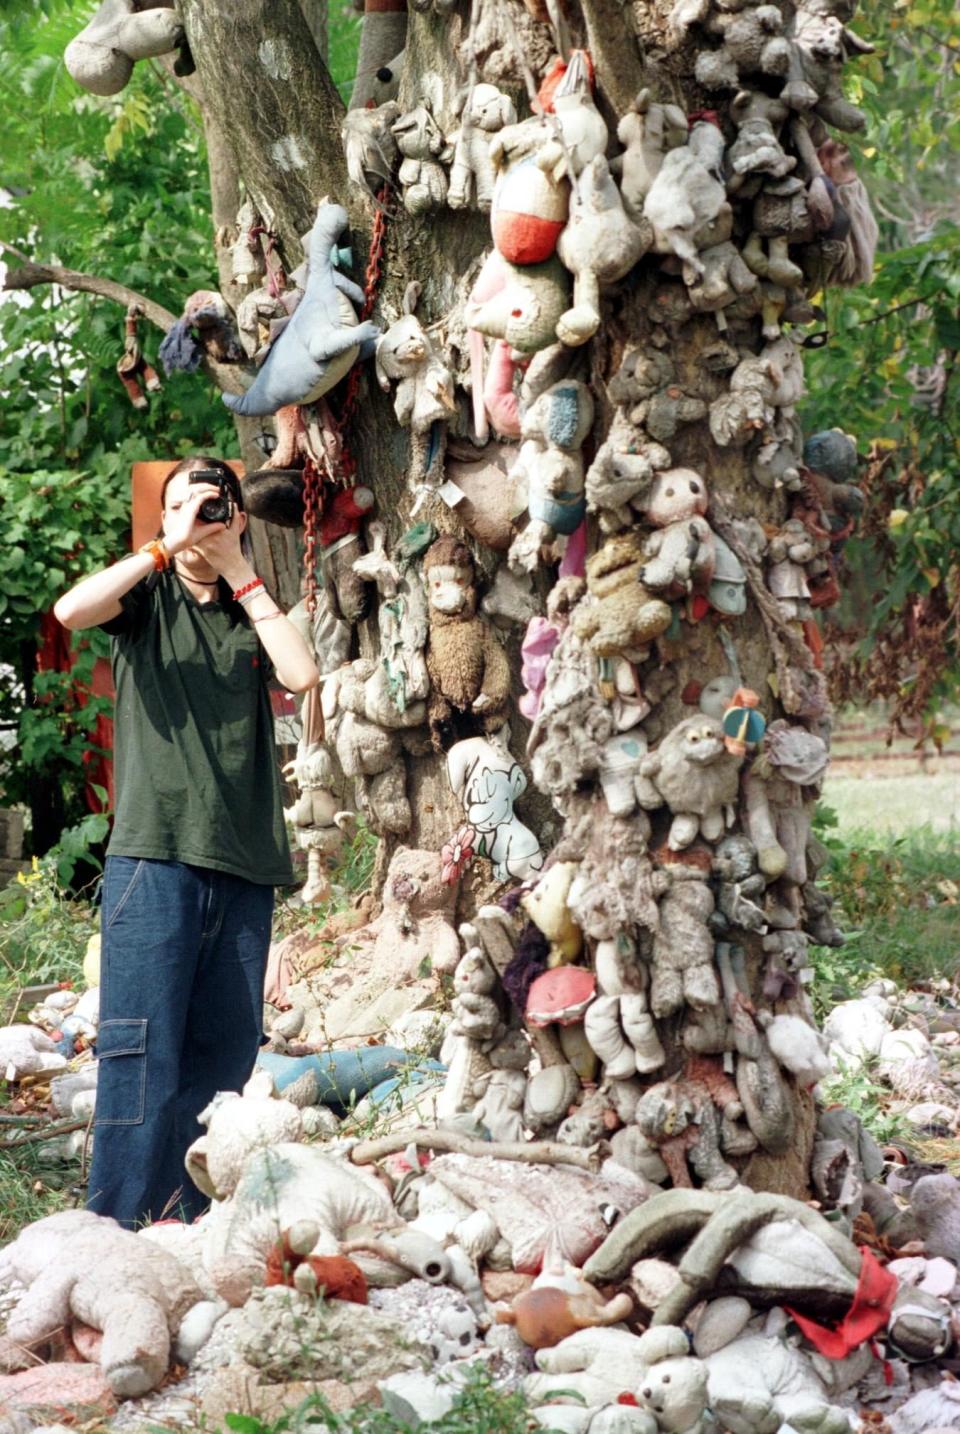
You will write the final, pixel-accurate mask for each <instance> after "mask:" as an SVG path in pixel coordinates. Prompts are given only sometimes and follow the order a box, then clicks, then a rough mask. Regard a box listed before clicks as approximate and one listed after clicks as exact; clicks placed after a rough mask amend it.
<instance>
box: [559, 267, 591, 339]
mask: <svg viewBox="0 0 960 1434" xmlns="http://www.w3.org/2000/svg"><path fill="white" fill-rule="evenodd" d="M599 327H600V285H599V284H598V282H597V276H596V274H595V273H594V272H593V271H592V270H591V269H581V270H580V272H579V273H578V274H576V275H575V277H574V281H573V308H571V309H567V311H566V313H565V314H561V315H560V318H559V319H558V320H557V338H558V339H560V340H561V342H562V343H565V344H566V345H567V347H568V348H579V346H580V345H581V344H585V343H587V342H588V340H590V339H592V338H593V336H594V334H595V333H596V332H597V329H599Z"/></svg>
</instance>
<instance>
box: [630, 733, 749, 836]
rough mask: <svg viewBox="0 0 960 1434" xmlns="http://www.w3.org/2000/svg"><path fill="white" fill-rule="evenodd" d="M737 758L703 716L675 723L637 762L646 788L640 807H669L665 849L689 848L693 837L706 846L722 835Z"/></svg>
mask: <svg viewBox="0 0 960 1434" xmlns="http://www.w3.org/2000/svg"><path fill="white" fill-rule="evenodd" d="M742 760H743V759H742V758H741V757H737V756H735V755H733V754H732V753H730V752H728V751H727V748H726V745H725V743H724V732H723V727H722V725H721V723H720V722H718V721H717V720H716V719H715V718H712V717H704V716H695V717H686V718H684V720H683V721H682V722H678V723H677V725H676V726H675V727H674V728H672V729H671V731H669V732H668V733H667V735H666V736H665V737H664V738H663V740H662V742H661V743H660V745H659V746H658V747H657V748H656V750H655V751H653V752H651V753H649V754H648V755H647V756H646V757H645V758H644V759H643V763H642V766H641V768H640V771H641V775H642V776H643V777H646V778H648V779H649V782H650V787H648V789H647V792H646V794H645V796H641V799H640V800H641V804H642V805H643V806H645V807H647V808H648V809H653V808H655V807H657V806H660V805H666V806H668V807H669V808H670V811H671V812H672V813H673V822H672V824H671V827H670V836H669V839H668V842H669V847H670V850H671V851H680V850H682V849H683V848H684V847H688V846H690V844H691V843H692V842H693V841H694V840H695V839H696V837H697V834H698V833H699V834H700V835H702V836H703V837H704V839H705V840H706V841H710V842H713V841H717V840H718V839H719V838H720V837H721V836H723V833H724V830H725V829H726V827H728V826H730V825H731V823H732V821H733V814H734V807H735V804H736V800H737V791H738V785H739V769H740V764H741V761H742Z"/></svg>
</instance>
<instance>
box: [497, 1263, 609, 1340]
mask: <svg viewBox="0 0 960 1434" xmlns="http://www.w3.org/2000/svg"><path fill="white" fill-rule="evenodd" d="M632 1310H633V1299H632V1298H631V1296H630V1295H628V1294H626V1293H623V1294H619V1295H615V1296H614V1297H613V1299H611V1300H605V1299H604V1298H603V1296H602V1295H601V1294H600V1292H599V1291H598V1290H597V1289H596V1288H595V1286H593V1285H588V1284H587V1282H586V1280H584V1278H583V1276H582V1275H581V1274H580V1271H579V1270H577V1269H575V1268H574V1267H573V1266H572V1265H568V1266H567V1267H566V1269H565V1270H563V1272H560V1271H553V1270H544V1272H543V1274H541V1275H538V1276H537V1278H536V1279H535V1280H534V1282H533V1285H532V1286H531V1288H530V1289H529V1290H522V1291H521V1293H520V1294H519V1295H517V1296H516V1297H515V1298H514V1300H513V1302H512V1303H511V1304H510V1305H508V1306H506V1307H503V1308H501V1309H498V1310H497V1315H496V1322H497V1324H510V1325H513V1327H514V1329H515V1330H516V1331H517V1334H518V1335H519V1336H520V1338H521V1339H522V1340H523V1342H524V1344H525V1345H528V1346H529V1347H530V1348H531V1349H551V1348H552V1347H553V1346H554V1345H558V1344H559V1343H560V1341H561V1340H562V1339H566V1338H567V1336H568V1335H571V1334H574V1333H575V1332H576V1331H577V1330H578V1329H595V1328H596V1327H597V1326H603V1325H610V1324H619V1323H620V1321H621V1320H624V1319H626V1317H627V1316H628V1315H629V1314H630V1313H631V1311H632Z"/></svg>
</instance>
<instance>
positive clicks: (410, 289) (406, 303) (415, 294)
mask: <svg viewBox="0 0 960 1434" xmlns="http://www.w3.org/2000/svg"><path fill="white" fill-rule="evenodd" d="M422 287H423V286H422V285H421V284H420V283H419V281H418V280H416V279H411V280H410V283H409V284H408V285H407V287H406V288H405V289H404V291H403V312H404V313H405V314H412V313H413V311H414V310H415V309H416V307H417V300H418V299H419V298H420V291H421V289H422Z"/></svg>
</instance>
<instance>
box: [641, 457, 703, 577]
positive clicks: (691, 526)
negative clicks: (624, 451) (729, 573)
mask: <svg viewBox="0 0 960 1434" xmlns="http://www.w3.org/2000/svg"><path fill="white" fill-rule="evenodd" d="M706 511H707V485H706V483H705V482H704V481H703V479H702V478H701V477H700V474H699V473H695V472H694V470H693V469H692V468H668V469H667V470H666V471H665V472H663V473H658V474H657V477H656V479H655V480H654V484H653V490H652V492H651V494H650V498H649V500H648V502H647V506H646V508H645V509H644V517H645V518H646V520H647V522H648V523H649V524H650V525H651V527H653V528H656V529H657V530H658V531H657V532H655V533H651V534H650V536H649V537H648V538H647V540H646V542H645V543H644V548H643V551H644V556H645V558H648V559H650V561H647V562H645V563H644V565H643V567H642V568H641V570H640V574H639V576H640V582H641V583H642V584H643V586H644V587H646V588H649V589H650V590H651V591H653V592H662V593H664V594H665V595H666V596H667V597H680V596H682V595H683V594H684V593H689V592H692V591H694V590H697V591H699V592H704V591H705V590H706V589H707V588H708V587H709V585H710V580H711V578H712V577H713V569H714V564H715V561H716V559H715V551H714V544H713V530H712V528H711V527H710V524H709V523H708V522H707V521H706V519H705V518H704V517H703V514H704V513H705V512H706Z"/></svg>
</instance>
